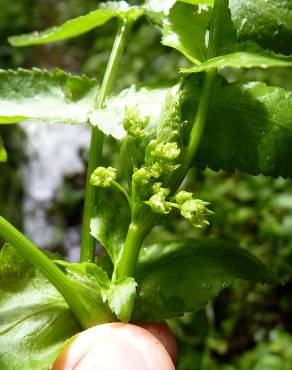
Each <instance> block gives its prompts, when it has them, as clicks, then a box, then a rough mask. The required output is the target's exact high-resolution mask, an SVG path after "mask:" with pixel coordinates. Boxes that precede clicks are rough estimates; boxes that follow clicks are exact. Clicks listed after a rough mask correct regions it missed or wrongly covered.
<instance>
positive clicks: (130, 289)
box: [61, 261, 137, 322]
mask: <svg viewBox="0 0 292 370" xmlns="http://www.w3.org/2000/svg"><path fill="white" fill-rule="evenodd" d="M61 265H63V266H64V267H65V268H66V269H67V271H73V272H74V274H76V273H78V274H79V275H80V276H83V277H84V278H85V279H86V281H89V277H90V276H91V277H93V281H92V283H93V285H92V286H93V287H94V285H96V283H98V287H97V290H100V292H101V295H102V299H103V302H107V303H108V306H109V308H110V309H111V310H112V312H113V313H114V314H115V315H116V316H117V318H118V319H119V320H121V321H123V322H128V321H129V320H130V318H131V315H132V312H133V306H134V301H135V298H136V287H137V283H136V282H135V280H134V278H131V277H125V278H122V279H120V280H116V281H115V282H111V281H110V279H109V277H108V275H107V273H106V272H105V271H104V270H103V269H102V267H100V266H97V265H95V264H94V263H87V262H82V263H76V264H69V263H66V262H65V263H64V262H63V261H62V262H61Z"/></svg>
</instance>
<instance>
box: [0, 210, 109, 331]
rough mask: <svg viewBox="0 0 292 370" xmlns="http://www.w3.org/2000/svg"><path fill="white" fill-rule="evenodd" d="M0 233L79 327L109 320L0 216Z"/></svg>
mask: <svg viewBox="0 0 292 370" xmlns="http://www.w3.org/2000/svg"><path fill="white" fill-rule="evenodd" d="M0 236H1V237H2V238H3V239H4V240H6V241H7V242H9V243H11V244H12V245H13V246H14V247H15V248H17V249H18V251H19V252H20V253H21V254H22V255H23V256H24V257H25V258H26V259H27V260H28V261H29V262H30V263H31V264H32V265H33V266H34V267H35V268H36V269H38V270H39V271H40V272H41V273H42V274H43V275H44V276H45V277H46V278H47V279H48V280H49V281H50V282H51V283H52V284H53V285H54V287H55V288H56V289H57V290H58V291H59V292H60V293H61V295H62V296H63V297H64V299H65V301H66V302H67V303H68V306H69V307H70V309H71V311H72V312H73V314H74V316H75V317H76V319H77V320H78V322H79V323H80V325H81V327H82V328H84V329H86V328H89V327H90V326H92V325H93V324H94V323H97V322H109V321H112V320H113V317H112V315H110V314H109V313H108V312H107V310H106V309H105V308H104V307H103V306H102V305H100V306H98V305H97V304H95V303H96V302H89V301H90V299H89V301H88V300H87V297H83V296H82V294H81V291H80V290H79V289H78V288H77V287H76V286H75V285H74V284H73V283H72V281H71V280H70V279H69V278H68V277H67V276H66V275H65V274H64V273H63V272H62V271H61V270H60V269H59V268H58V267H57V266H56V265H55V264H54V262H53V261H51V260H50V259H49V258H48V257H47V256H46V255H45V254H44V253H43V252H42V251H41V250H40V249H39V248H38V247H37V246H36V245H34V244H33V243H32V242H31V241H30V240H29V239H28V238H26V237H25V236H24V235H23V234H22V233H21V232H20V231H18V230H17V229H16V228H15V227H14V226H12V225H11V224H10V223H9V222H8V221H6V220H5V219H4V218H3V217H2V216H0Z"/></svg>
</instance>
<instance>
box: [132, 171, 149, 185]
mask: <svg viewBox="0 0 292 370" xmlns="http://www.w3.org/2000/svg"><path fill="white" fill-rule="evenodd" d="M151 178H152V175H151V170H150V169H149V168H148V167H147V166H145V167H141V168H139V169H136V170H135V171H134V173H133V182H134V184H135V185H136V186H138V187H139V186H145V185H148V184H149V183H150V180H151Z"/></svg>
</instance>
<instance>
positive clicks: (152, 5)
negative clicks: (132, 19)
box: [143, 0, 176, 26]
mask: <svg viewBox="0 0 292 370" xmlns="http://www.w3.org/2000/svg"><path fill="white" fill-rule="evenodd" d="M175 3H176V0H146V1H145V3H144V6H143V8H144V10H145V14H146V15H147V16H148V17H149V18H150V19H151V21H152V22H154V23H156V24H158V25H160V26H161V25H162V23H163V20H164V18H165V17H166V16H167V15H168V14H169V11H170V9H171V8H172V7H173V5H174V4H175Z"/></svg>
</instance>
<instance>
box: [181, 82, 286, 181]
mask: <svg viewBox="0 0 292 370" xmlns="http://www.w3.org/2000/svg"><path fill="white" fill-rule="evenodd" d="M188 89H189V92H188ZM200 93H201V92H200V89H199V88H198V87H196V84H195V82H194V80H193V79H191V80H190V81H189V84H188V87H187V86H186V88H185V97H184V107H183V113H184V114H183V119H186V120H188V121H189V122H193V119H194V114H195V111H196V106H197V104H198V100H199V96H200ZM291 108H292V93H291V92H288V91H286V90H284V89H281V88H279V87H274V86H267V85H266V84H264V83H261V82H250V83H247V84H241V83H235V84H225V85H224V84H223V85H222V86H221V87H217V89H216V90H215V91H214V94H213V101H212V106H211V107H210V110H209V113H208V118H207V123H206V127H205V130H204V134H203V137H202V139H201V142H200V146H199V149H198V152H197V154H196V157H195V161H194V164H195V165H196V166H198V167H200V168H203V167H206V166H208V167H210V168H211V169H213V170H216V171H217V170H219V169H222V170H225V171H228V172H234V171H235V170H238V171H241V172H245V173H248V174H251V175H258V174H260V173H262V174H264V175H267V176H272V177H278V176H283V177H292V167H291V164H290V161H289V160H288V158H292V145H291V143H292V112H291Z"/></svg>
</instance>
